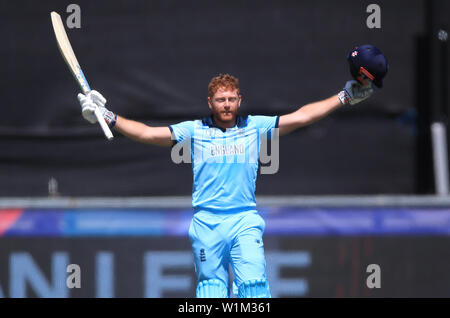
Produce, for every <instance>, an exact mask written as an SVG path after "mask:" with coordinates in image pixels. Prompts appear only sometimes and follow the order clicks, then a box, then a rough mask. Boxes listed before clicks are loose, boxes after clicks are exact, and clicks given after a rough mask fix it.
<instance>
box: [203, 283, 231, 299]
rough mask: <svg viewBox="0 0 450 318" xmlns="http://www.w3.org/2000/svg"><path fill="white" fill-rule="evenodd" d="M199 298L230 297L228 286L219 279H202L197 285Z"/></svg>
mask: <svg viewBox="0 0 450 318" xmlns="http://www.w3.org/2000/svg"><path fill="white" fill-rule="evenodd" d="M196 294H197V298H228V288H227V286H226V285H225V284H224V283H223V282H222V281H221V280H219V279H208V280H202V281H201V282H199V283H198V285H197V291H196Z"/></svg>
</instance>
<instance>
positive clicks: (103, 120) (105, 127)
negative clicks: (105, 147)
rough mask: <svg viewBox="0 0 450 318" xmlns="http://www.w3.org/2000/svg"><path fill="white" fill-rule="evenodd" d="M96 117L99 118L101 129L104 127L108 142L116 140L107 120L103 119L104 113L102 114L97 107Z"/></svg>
mask: <svg viewBox="0 0 450 318" xmlns="http://www.w3.org/2000/svg"><path fill="white" fill-rule="evenodd" d="M94 113H95V117H97V121H98V123H99V124H100V127H102V129H103V132H104V133H105V136H106V138H107V139H108V140H112V139H113V138H114V136H113V134H112V132H111V130H110V129H109V127H108V124H107V123H106V121H105V118H103V115H102V113H101V112H100V109H99V108H98V107H95V112H94Z"/></svg>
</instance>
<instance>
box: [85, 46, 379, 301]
mask: <svg viewBox="0 0 450 318" xmlns="http://www.w3.org/2000/svg"><path fill="white" fill-rule="evenodd" d="M354 54H355V53H354ZM357 54H359V52H358V53H356V55H357ZM361 54H364V53H361ZM354 57H356V56H353V57H352V58H354ZM364 70H365V72H362V73H360V72H357V74H356V76H357V77H359V78H358V79H359V80H358V81H357V80H351V81H348V82H347V83H346V84H345V87H344V89H343V90H342V91H340V92H339V93H338V94H336V95H333V96H331V97H329V98H327V99H324V100H321V101H318V102H315V103H311V104H307V105H305V106H303V107H300V108H299V109H298V110H296V111H294V112H292V113H290V114H286V115H282V116H252V115H249V116H247V117H243V116H240V115H239V109H240V106H241V102H242V96H241V94H240V88H239V82H238V79H237V78H235V77H233V76H231V75H229V74H224V75H219V76H216V77H214V78H213V79H212V80H211V82H210V83H209V85H208V97H207V103H208V106H209V109H210V110H211V115H210V116H208V117H206V118H203V119H198V120H191V121H184V122H181V123H178V124H175V125H170V126H168V127H151V126H148V125H145V124H143V123H140V122H136V121H133V120H130V119H126V118H124V117H122V116H119V115H117V114H115V113H113V112H112V111H109V110H108V109H107V108H106V107H105V103H106V99H105V98H104V97H103V96H102V95H101V94H100V93H99V92H97V91H91V92H90V93H89V94H87V95H83V94H79V95H78V100H79V102H80V104H81V107H82V115H83V117H84V118H85V119H86V120H87V121H89V122H90V123H96V121H97V119H96V117H95V115H94V110H95V108H96V107H99V108H100V110H101V112H102V114H103V116H104V118H105V120H106V122H107V123H108V124H109V126H110V127H113V128H114V129H115V130H116V131H118V132H120V133H122V134H123V135H125V136H127V137H129V138H131V139H133V140H135V141H138V142H143V143H149V144H154V145H159V146H167V147H171V146H173V145H174V144H176V143H187V144H188V145H190V152H191V157H192V170H193V179H194V180H193V181H194V182H193V193H192V206H193V209H194V216H193V218H192V221H191V224H190V228H189V238H190V241H191V244H192V251H193V255H194V263H195V264H194V265H195V271H196V274H197V279H198V282H197V288H196V296H197V297H212V298H222V297H229V296H230V295H229V286H228V281H229V276H228V275H229V273H228V268H229V265H230V264H231V267H232V269H233V273H234V277H235V279H234V282H233V292H234V293H236V294H237V295H238V297H241V298H255V297H258V298H259V297H261V298H268V297H271V294H270V289H269V282H268V280H267V277H266V263H265V257H264V247H263V233H264V228H265V222H264V220H263V219H262V217H261V216H260V215H259V214H258V211H257V209H256V199H255V182H256V178H257V170H258V160H251V158H250V157H253V159H255V156H256V158H258V157H259V149H260V148H259V146H260V142H261V138H262V137H263V136H264V135H267V134H269V135H272V134H271V131H273V129H278V134H279V136H283V135H286V134H288V133H290V132H292V131H294V130H295V129H297V128H300V127H302V126H306V125H309V124H311V123H313V122H315V121H317V120H319V119H321V118H323V117H325V116H326V115H328V114H330V113H331V112H332V111H334V110H337V109H338V108H340V107H343V105H347V104H350V105H355V104H357V103H360V102H362V101H363V100H365V99H367V98H368V97H369V96H371V94H372V93H373V85H372V84H375V85H376V86H378V87H381V78H382V76H381V75H380V76H377V77H374V76H373V73H376V72H377V69H373V68H372V69H371V70H369V71H368V70H367V67H366V68H364ZM370 71H371V72H372V73H370Z"/></svg>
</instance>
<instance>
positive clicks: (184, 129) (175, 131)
mask: <svg viewBox="0 0 450 318" xmlns="http://www.w3.org/2000/svg"><path fill="white" fill-rule="evenodd" d="M169 129H170V131H171V132H172V139H174V140H175V141H176V142H177V143H178V142H182V141H185V140H189V139H190V138H191V137H192V135H193V134H194V121H193V120H190V121H183V122H181V123H178V124H174V125H170V126H169Z"/></svg>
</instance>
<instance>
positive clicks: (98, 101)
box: [77, 91, 117, 128]
mask: <svg viewBox="0 0 450 318" xmlns="http://www.w3.org/2000/svg"><path fill="white" fill-rule="evenodd" d="M77 98H78V101H79V102H80V105H81V114H82V115H83V117H84V119H86V120H87V121H88V122H90V123H91V124H95V123H96V122H97V117H95V108H96V107H98V108H99V109H100V112H101V114H102V116H103V118H105V121H106V123H107V124H108V125H109V126H110V127H111V128H112V127H114V125H115V123H116V120H117V115H116V114H114V113H113V112H112V111H110V110H108V109H107V108H106V107H105V104H106V98H104V97H103V95H102V94H100V93H99V92H97V91H90V92H89V93H87V94H86V95H84V94H81V93H80V94H78V96H77Z"/></svg>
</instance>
